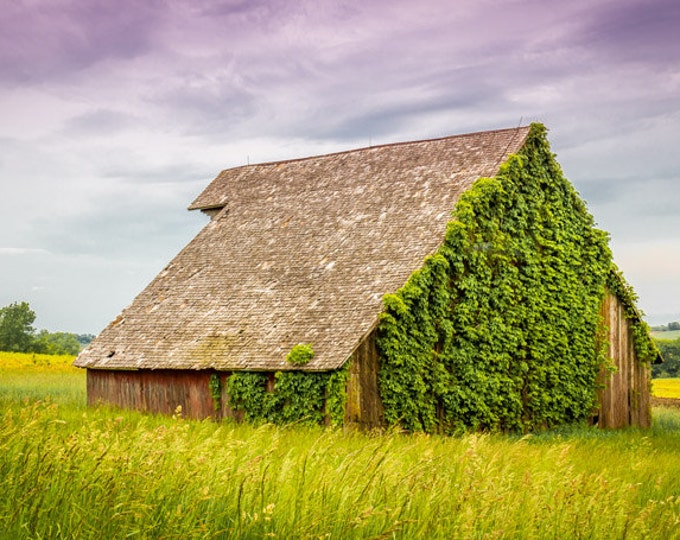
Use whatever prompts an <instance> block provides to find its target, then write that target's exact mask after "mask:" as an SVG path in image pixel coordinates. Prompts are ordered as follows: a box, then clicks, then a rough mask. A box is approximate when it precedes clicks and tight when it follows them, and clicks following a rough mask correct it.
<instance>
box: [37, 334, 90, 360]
mask: <svg viewBox="0 0 680 540" xmlns="http://www.w3.org/2000/svg"><path fill="white" fill-rule="evenodd" d="M33 350H34V352H37V353H42V354H71V355H74V356H75V355H76V354H78V353H79V352H80V343H79V342H78V337H77V336H76V335H75V334H71V333H68V332H48V331H47V330H41V331H40V332H39V333H38V336H37V338H36V339H35V342H34V346H33Z"/></svg>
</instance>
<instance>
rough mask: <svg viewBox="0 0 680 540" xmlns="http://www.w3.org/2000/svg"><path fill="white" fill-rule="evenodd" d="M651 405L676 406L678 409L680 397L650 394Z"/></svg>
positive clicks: (679, 407)
mask: <svg viewBox="0 0 680 540" xmlns="http://www.w3.org/2000/svg"><path fill="white" fill-rule="evenodd" d="M652 407H677V408H678V409H680V399H672V398H661V397H654V396H652Z"/></svg>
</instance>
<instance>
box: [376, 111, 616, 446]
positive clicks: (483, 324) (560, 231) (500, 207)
mask: <svg viewBox="0 0 680 540" xmlns="http://www.w3.org/2000/svg"><path fill="white" fill-rule="evenodd" d="M611 265H612V261H611V253H610V250H609V248H608V246H607V235H606V234H605V233H604V232H603V231H601V230H598V229H597V228H595V227H594V223H593V218H592V217H591V215H590V214H589V213H588V211H587V209H586V207H585V204H584V202H583V201H582V200H581V198H580V197H579V196H578V194H577V193H576V192H575V190H574V189H573V187H572V186H571V184H570V183H569V182H568V181H567V180H566V179H565V177H564V175H563V174H562V171H561V169H560V167H559V165H558V164H557V162H556V161H555V158H554V156H553V154H552V153H551V151H550V147H549V144H548V142H547V138H546V129H545V128H544V127H543V126H542V125H540V124H534V125H532V126H531V130H530V133H529V135H528V138H527V141H526V143H525V145H524V146H523V148H522V149H521V151H520V152H519V153H518V154H517V155H513V156H511V157H510V158H509V159H508V161H507V162H506V163H505V164H503V165H502V166H501V168H500V171H499V173H498V174H497V175H496V176H495V177H494V178H482V179H479V180H478V181H477V182H475V184H474V185H473V187H472V188H471V189H470V190H468V191H467V192H466V193H464V194H463V195H462V197H461V199H460V200H459V202H458V204H457V205H456V208H455V210H454V214H453V218H452V220H451V221H450V223H449V225H448V229H447V232H446V238H445V241H444V243H443V245H442V246H441V248H440V249H439V250H438V251H437V252H436V253H435V254H433V255H432V256H430V257H429V258H428V259H426V261H425V263H424V266H423V267H422V268H421V269H420V270H418V271H416V272H415V273H414V274H412V276H411V277H410V278H409V280H408V282H407V283H406V284H405V285H404V286H403V287H402V288H401V289H400V290H398V291H397V292H396V293H395V294H388V295H386V296H385V297H384V307H385V310H384V312H383V314H382V315H381V318H380V323H379V327H378V340H377V343H378V348H379V352H380V356H381V368H380V372H379V390H380V395H381V398H382V401H383V405H384V409H385V420H386V421H387V423H388V424H393V425H394V424H398V425H401V426H402V427H404V428H406V429H409V430H413V431H418V430H423V431H427V432H435V431H440V432H446V433H455V432H460V431H463V430H467V429H473V430H488V431H524V430H532V429H540V428H543V427H550V426H555V425H558V424H563V423H570V422H574V421H579V420H582V419H585V418H587V417H589V416H590V414H591V413H592V411H593V409H594V408H595V403H596V393H595V391H596V378H597V374H598V371H599V369H600V366H601V364H602V362H604V361H605V358H604V345H606V343H603V342H602V340H601V339H599V340H598V329H599V328H600V323H601V321H600V315H599V305H600V302H601V300H602V298H603V294H604V290H605V284H606V282H607V279H608V276H609V272H610V268H611Z"/></svg>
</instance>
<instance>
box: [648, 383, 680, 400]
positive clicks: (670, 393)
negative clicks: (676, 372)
mask: <svg viewBox="0 0 680 540" xmlns="http://www.w3.org/2000/svg"><path fill="white" fill-rule="evenodd" d="M652 395H653V396H655V397H660V398H673V399H680V379H654V380H653V381H652Z"/></svg>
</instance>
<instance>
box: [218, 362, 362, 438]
mask: <svg viewBox="0 0 680 540" xmlns="http://www.w3.org/2000/svg"><path fill="white" fill-rule="evenodd" d="M348 366H349V362H347V363H346V365H345V366H344V367H342V368H340V369H339V370H336V371H333V372H323V373H314V372H302V371H279V372H277V373H275V374H274V385H273V389H272V390H271V391H267V382H268V379H269V376H268V375H267V374H264V373H249V372H236V373H233V374H232V375H231V376H230V377H229V379H228V380H227V395H228V397H229V403H230V405H231V407H232V409H234V410H235V411H242V412H243V415H244V419H245V420H247V421H250V422H272V423H275V424H287V423H292V422H297V423H302V424H321V423H323V422H324V421H325V419H326V416H328V420H329V422H330V424H331V425H332V426H334V427H337V426H341V425H342V424H343V420H344V410H345V402H346V401H347V391H346V387H347V377H348V373H349V367H348Z"/></svg>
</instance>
